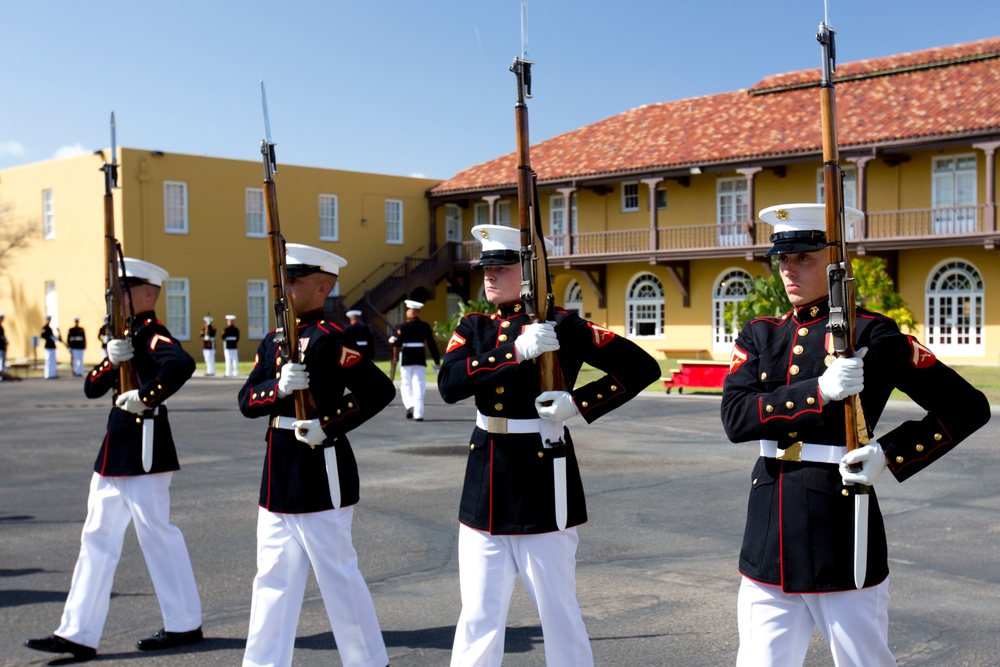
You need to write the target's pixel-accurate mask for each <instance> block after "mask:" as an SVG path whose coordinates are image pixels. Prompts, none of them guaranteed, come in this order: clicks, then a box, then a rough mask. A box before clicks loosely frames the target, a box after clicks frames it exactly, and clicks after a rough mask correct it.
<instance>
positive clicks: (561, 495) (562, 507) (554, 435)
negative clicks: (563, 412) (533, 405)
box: [539, 419, 569, 530]
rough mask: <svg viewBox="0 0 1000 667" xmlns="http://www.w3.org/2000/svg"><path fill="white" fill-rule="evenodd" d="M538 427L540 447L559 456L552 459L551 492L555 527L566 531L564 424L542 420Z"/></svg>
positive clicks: (567, 509)
mask: <svg viewBox="0 0 1000 667" xmlns="http://www.w3.org/2000/svg"><path fill="white" fill-rule="evenodd" d="M539 427H540V428H539V435H541V436H542V446H543V447H545V448H546V449H548V450H550V451H551V450H559V455H558V456H553V457H552V492H553V496H554V498H553V500H554V503H555V516H556V527H557V528H558V529H559V530H566V519H567V516H568V515H569V506H568V504H567V500H566V456H565V452H566V450H565V447H566V444H565V443H564V442H563V435H564V433H565V422H552V421H547V420H545V419H542V420H540V422H539Z"/></svg>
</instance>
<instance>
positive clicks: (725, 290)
mask: <svg viewBox="0 0 1000 667" xmlns="http://www.w3.org/2000/svg"><path fill="white" fill-rule="evenodd" d="M752 284H753V278H751V277H750V274H749V273H747V272H746V271H744V270H743V269H728V270H726V271H725V272H723V274H722V276H720V277H719V279H718V280H717V281H716V283H715V290H714V292H713V293H712V350H713V351H715V352H729V351H730V350H732V347H733V342H734V341H735V340H736V334H737V333H739V330H740V323H739V321H737V319H736V306H737V305H739V303H740V302H741V301H743V299H745V298H747V294H749V293H750V286H751V285H752Z"/></svg>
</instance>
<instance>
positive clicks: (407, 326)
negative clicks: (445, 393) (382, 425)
mask: <svg viewBox="0 0 1000 667" xmlns="http://www.w3.org/2000/svg"><path fill="white" fill-rule="evenodd" d="M404 304H405V305H406V321H405V322H403V323H402V324H400V325H399V326H398V327H396V333H395V334H394V335H393V336H390V338H389V344H390V345H392V346H393V347H397V348H399V366H400V372H399V380H400V384H399V387H400V393H401V394H402V398H403V407H404V408H406V418H407V419H413V420H415V421H423V420H424V396H425V395H426V394H427V354H426V352H425V350H428V349H429V350H430V351H431V356H432V357H433V358H434V366H435V367H437V366H440V365H441V353H440V352H438V348H437V342H436V341H435V340H434V331H433V330H432V329H431V325H429V324H427V322H424V321H423V320H422V319H420V309H421V308H423V307H424V304H422V303H420V302H419V301H413V300H412V299H406V301H405V302H404Z"/></svg>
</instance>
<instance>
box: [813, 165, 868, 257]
mask: <svg viewBox="0 0 1000 667" xmlns="http://www.w3.org/2000/svg"><path fill="white" fill-rule="evenodd" d="M841 170H842V172H843V174H844V179H843V183H844V206H851V207H853V208H857V207H858V168H857V167H856V166H855V165H843V166H842V167H841ZM816 202H817V203H819V204H825V203H826V187H825V185H824V183H823V168H822V167H821V168H819V169H817V170H816ZM856 238H857V230H856V229H855V228H854V223H853V222H852V223H848V226H847V239H848V240H851V239H856Z"/></svg>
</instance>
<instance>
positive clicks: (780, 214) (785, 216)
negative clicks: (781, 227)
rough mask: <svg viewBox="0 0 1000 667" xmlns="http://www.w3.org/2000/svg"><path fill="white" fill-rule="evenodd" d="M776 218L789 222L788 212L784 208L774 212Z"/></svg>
mask: <svg viewBox="0 0 1000 667" xmlns="http://www.w3.org/2000/svg"><path fill="white" fill-rule="evenodd" d="M774 217H776V218H777V219H778V220H787V219H788V211H786V210H785V209H783V208H779V209H778V210H777V211H775V212H774Z"/></svg>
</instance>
